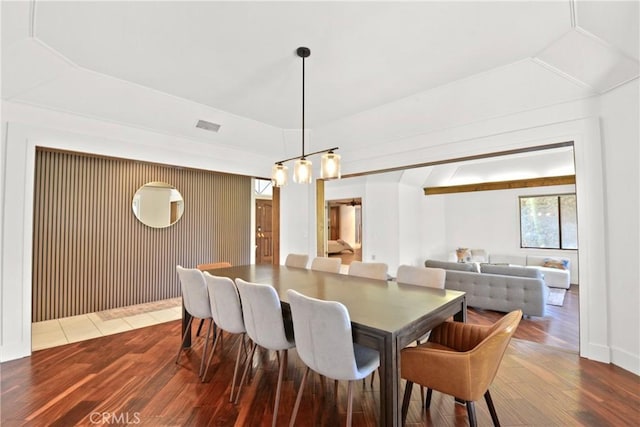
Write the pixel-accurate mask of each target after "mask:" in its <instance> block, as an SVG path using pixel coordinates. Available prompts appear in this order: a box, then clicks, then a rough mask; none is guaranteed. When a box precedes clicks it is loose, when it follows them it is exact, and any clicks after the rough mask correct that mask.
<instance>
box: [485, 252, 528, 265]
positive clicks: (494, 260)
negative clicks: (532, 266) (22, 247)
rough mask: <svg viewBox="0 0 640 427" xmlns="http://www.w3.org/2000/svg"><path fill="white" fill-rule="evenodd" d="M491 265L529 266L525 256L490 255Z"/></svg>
mask: <svg viewBox="0 0 640 427" xmlns="http://www.w3.org/2000/svg"><path fill="white" fill-rule="evenodd" d="M489 263H491V264H514V265H522V266H524V265H527V257H526V256H525V255H500V254H498V255H496V254H491V255H489Z"/></svg>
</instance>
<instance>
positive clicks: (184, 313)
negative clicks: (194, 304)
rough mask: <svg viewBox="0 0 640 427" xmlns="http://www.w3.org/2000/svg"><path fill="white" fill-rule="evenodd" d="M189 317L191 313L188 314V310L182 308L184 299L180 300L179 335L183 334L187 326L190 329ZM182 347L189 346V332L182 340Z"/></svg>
mask: <svg viewBox="0 0 640 427" xmlns="http://www.w3.org/2000/svg"><path fill="white" fill-rule="evenodd" d="M190 319H191V315H190V314H189V312H188V311H187V309H186V308H184V301H183V302H182V333H181V335H180V336H181V337H182V336H184V333H185V332H186V330H187V327H188V328H189V329H191V325H189V320H190ZM189 332H191V331H189ZM182 347H183V348H189V347H191V333H189V334H187V336H186V338H185V340H184V345H183V346H182Z"/></svg>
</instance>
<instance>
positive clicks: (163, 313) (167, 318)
mask: <svg viewBox="0 0 640 427" xmlns="http://www.w3.org/2000/svg"><path fill="white" fill-rule="evenodd" d="M149 316H151V317H153V318H154V319H156V320H157V321H159V322H163V323H164V322H171V321H173V320H177V319H180V318H182V311H176V309H175V307H174V308H166V309H164V310H158V311H150V312H149Z"/></svg>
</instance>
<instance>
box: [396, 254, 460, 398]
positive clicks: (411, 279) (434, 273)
mask: <svg viewBox="0 0 640 427" xmlns="http://www.w3.org/2000/svg"><path fill="white" fill-rule="evenodd" d="M446 276H447V271H446V270H445V269H444V268H433V267H415V266H411V265H401V266H400V267H398V273H397V278H396V281H397V282H398V283H399V284H400V283H402V284H408V285H416V286H425V287H428V288H436V289H444V282H445V279H446ZM429 334H430V332H427V333H426V334H424V335H423V336H421V337H420V338H418V339H417V340H416V343H417V344H418V345H420V343H421V342H423V341H426V340H427V339H428V338H429ZM420 400H421V401H422V405H423V406H424V404H425V399H424V387H420Z"/></svg>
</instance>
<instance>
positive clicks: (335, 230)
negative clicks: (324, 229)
mask: <svg viewBox="0 0 640 427" xmlns="http://www.w3.org/2000/svg"><path fill="white" fill-rule="evenodd" d="M339 238H340V206H331V207H330V208H329V240H338V239H339Z"/></svg>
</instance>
